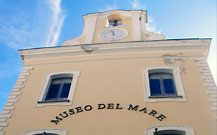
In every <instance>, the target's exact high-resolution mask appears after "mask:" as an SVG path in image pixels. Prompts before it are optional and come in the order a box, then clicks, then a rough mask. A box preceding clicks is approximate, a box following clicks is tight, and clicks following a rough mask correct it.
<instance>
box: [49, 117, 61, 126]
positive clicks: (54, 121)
mask: <svg viewBox="0 0 217 135" xmlns="http://www.w3.org/2000/svg"><path fill="white" fill-rule="evenodd" d="M61 120H62V119H61V118H59V117H57V116H56V119H55V120H51V121H50V122H53V123H55V124H58V123H59V122H60V121H61Z"/></svg>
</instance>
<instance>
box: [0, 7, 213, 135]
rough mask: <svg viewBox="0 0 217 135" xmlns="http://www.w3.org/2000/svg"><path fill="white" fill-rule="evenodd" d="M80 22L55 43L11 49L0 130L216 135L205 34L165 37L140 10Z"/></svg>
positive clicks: (8, 133)
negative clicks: (16, 61)
mask: <svg viewBox="0 0 217 135" xmlns="http://www.w3.org/2000/svg"><path fill="white" fill-rule="evenodd" d="M83 19H84V29H83V33H82V35H81V36H79V37H77V38H74V39H70V40H67V41H65V42H63V43H62V46H58V47H45V48H35V49H24V50H19V53H20V56H21V58H22V60H23V70H22V72H21V73H20V76H19V77H18V79H17V82H16V84H15V86H14V88H13V90H12V92H11V94H10V96H9V98H8V101H7V103H6V104H5V107H4V109H3V111H2V114H1V115H0V135H87V134H89V135H102V134H104V135H111V134H112V135H216V133H217V128H216V127H217V124H216V120H217V114H216V112H217V98H216V93H217V90H216V85H215V83H214V80H213V77H212V75H211V73H210V70H209V67H208V65H207V62H206V60H207V56H208V51H209V47H210V43H211V39H209V38H200V39H199V38H197V39H170V40H168V39H165V37H164V36H163V35H161V34H156V33H152V32H148V31H147V30H146V27H145V26H146V23H147V12H146V11H140V10H135V11H134V10H133V11H123V10H113V11H107V12H103V13H94V14H87V15H84V16H83Z"/></svg>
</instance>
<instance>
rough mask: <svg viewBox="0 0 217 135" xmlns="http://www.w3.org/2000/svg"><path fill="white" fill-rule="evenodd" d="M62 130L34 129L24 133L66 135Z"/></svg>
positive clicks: (31, 134)
mask: <svg viewBox="0 0 217 135" xmlns="http://www.w3.org/2000/svg"><path fill="white" fill-rule="evenodd" d="M66 134H67V132H66V131H65V130H62V129H34V130H30V131H27V132H25V133H24V135H66Z"/></svg>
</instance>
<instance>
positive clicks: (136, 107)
mask: <svg viewBox="0 0 217 135" xmlns="http://www.w3.org/2000/svg"><path fill="white" fill-rule="evenodd" d="M138 107H139V105H136V106H134V107H133V105H131V104H130V105H129V108H128V110H134V111H137V109H138Z"/></svg>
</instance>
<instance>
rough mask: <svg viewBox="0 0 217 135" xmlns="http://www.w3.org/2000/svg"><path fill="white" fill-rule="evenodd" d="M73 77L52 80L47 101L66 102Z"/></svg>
mask: <svg viewBox="0 0 217 135" xmlns="http://www.w3.org/2000/svg"><path fill="white" fill-rule="evenodd" d="M71 82H72V77H61V78H55V79H52V80H51V83H50V87H49V89H48V93H47V95H46V98H45V101H55V100H56V101H59V100H66V99H67V98H68V95H69V90H70V87H71Z"/></svg>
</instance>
